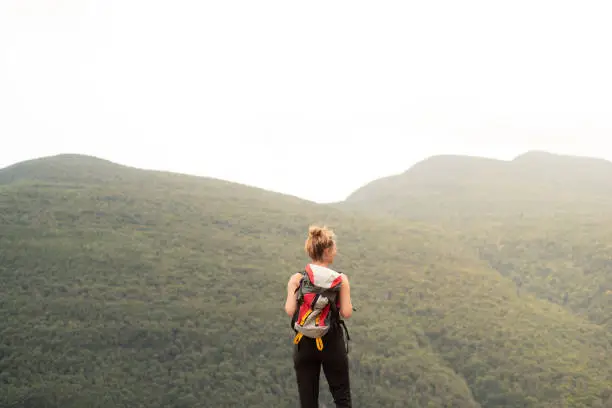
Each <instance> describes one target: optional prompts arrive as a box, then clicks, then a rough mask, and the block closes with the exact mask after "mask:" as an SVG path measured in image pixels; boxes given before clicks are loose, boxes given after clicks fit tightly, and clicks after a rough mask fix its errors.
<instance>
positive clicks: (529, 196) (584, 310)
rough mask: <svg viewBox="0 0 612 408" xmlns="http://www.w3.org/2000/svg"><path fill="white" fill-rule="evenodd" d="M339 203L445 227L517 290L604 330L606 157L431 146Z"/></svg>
mask: <svg viewBox="0 0 612 408" xmlns="http://www.w3.org/2000/svg"><path fill="white" fill-rule="evenodd" d="M338 206H339V207H340V208H345V209H348V208H350V209H352V210H357V211H358V213H362V214H368V215H372V214H379V215H381V214H385V215H387V216H393V217H396V219H410V220H421V221H423V220H427V221H428V222H430V223H433V224H436V225H440V226H444V228H446V230H447V231H449V233H450V232H452V231H454V236H455V237H456V238H457V239H459V240H460V241H461V242H462V243H464V244H465V245H466V246H467V247H470V248H471V249H472V250H474V251H475V253H477V254H478V255H479V257H480V258H481V259H482V260H484V261H486V262H487V263H488V264H489V265H490V266H491V267H493V268H494V269H496V270H497V271H498V272H500V273H501V274H502V275H503V276H507V277H509V278H511V279H512V280H513V281H514V282H515V284H516V287H517V291H523V292H524V291H529V292H531V293H533V294H535V295H536V296H538V297H540V298H541V299H545V300H547V301H551V302H554V303H557V304H560V305H563V306H564V307H566V308H567V309H568V310H570V311H572V312H574V313H576V314H578V315H581V316H585V317H587V318H589V319H590V320H592V321H593V322H595V323H597V324H601V325H604V326H605V327H607V328H608V329H609V330H612V268H611V267H610V266H611V265H612V229H610V228H609V227H608V226H609V225H610V223H611V222H612V163H611V162H609V161H606V160H602V159H595V158H589V157H577V156H569V155H558V154H551V153H547V152H540V151H532V152H527V153H525V154H522V155H520V156H518V157H516V158H515V159H514V160H511V161H502V160H493V159H486V158H479V157H466V156H436V157H431V158H429V159H426V160H423V161H422V162H420V163H418V164H416V165H415V166H413V167H411V168H410V169H408V170H407V171H406V172H404V173H402V174H399V175H396V176H393V177H388V178H385V179H381V180H377V181H374V182H372V183H370V184H368V185H366V186H363V187H362V188H360V189H359V190H357V191H356V192H354V193H353V194H352V195H351V196H350V197H349V198H348V199H347V200H346V201H345V202H343V203H340V204H339V205H338Z"/></svg>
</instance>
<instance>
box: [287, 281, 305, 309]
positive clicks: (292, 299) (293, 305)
mask: <svg viewBox="0 0 612 408" xmlns="http://www.w3.org/2000/svg"><path fill="white" fill-rule="evenodd" d="M301 279H302V274H301V273H296V274H294V275H292V276H291V278H289V282H288V283H287V300H286V301H285V312H286V313H287V314H288V315H289V316H291V317H293V314H294V313H295V311H296V309H297V295H296V293H295V290H296V289H297V288H298V287H299V286H300V280H301Z"/></svg>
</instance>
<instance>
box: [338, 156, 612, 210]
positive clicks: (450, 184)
mask: <svg viewBox="0 0 612 408" xmlns="http://www.w3.org/2000/svg"><path fill="white" fill-rule="evenodd" d="M342 207H344V208H352V209H365V210H372V211H377V212H384V213H387V214H393V215H401V216H406V217H410V218H413V219H426V220H428V221H436V220H440V219H444V220H447V221H448V220H451V219H466V218H482V217H486V216H516V215H523V216H534V215H538V216H542V215H550V214H556V213H558V212H572V213H580V212H593V211H606V210H612V162H609V161H607V160H603V159H595V158H588V157H578V156H569V155H558V154H552V153H547V152H541V151H530V152H527V153H525V154H522V155H520V156H517V157H516V158H515V159H513V160H510V161H504V160H496V159H490V158H483V157H470V156H453V155H440V156H433V157H430V158H427V159H425V160H422V161H420V162H419V163H417V164H415V165H414V166H412V167H411V168H409V169H408V170H406V171H405V172H403V173H401V174H397V175H394V176H391V177H386V178H383V179H379V180H375V181H373V182H371V183H368V184H367V185H365V186H363V187H361V188H359V189H358V190H356V191H355V192H353V193H352V194H351V195H350V196H349V197H348V198H347V199H346V200H345V201H344V202H343V203H342Z"/></svg>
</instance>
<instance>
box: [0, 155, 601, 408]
mask: <svg viewBox="0 0 612 408" xmlns="http://www.w3.org/2000/svg"><path fill="white" fill-rule="evenodd" d="M313 222H320V223H326V224H328V225H331V226H332V227H333V228H334V229H335V230H336V231H337V233H338V235H339V239H340V240H339V242H340V244H339V245H340V255H339V259H338V264H337V265H336V267H337V268H338V269H339V270H342V271H345V272H346V273H347V274H348V275H349V276H350V277H351V278H352V282H353V283H352V285H351V286H352V292H353V293H354V297H355V303H356V306H357V308H358V311H357V312H356V313H355V315H354V317H353V318H352V319H351V320H350V321H349V330H350V333H351V337H352V342H351V354H350V359H351V375H352V385H353V392H354V398H355V405H356V406H381V407H394V406H411V407H432V406H435V407H438V406H456V407H479V406H480V407H502V406H503V407H559V406H568V407H605V406H608V405H609V404H610V403H612V399H611V398H612V387H611V386H610V384H612V364H610V362H609V360H608V359H607V358H606V356H607V355H609V353H610V352H611V351H612V343H611V341H612V337H611V333H610V331H608V330H606V329H605V328H604V327H602V326H601V325H599V324H596V323H595V322H593V321H590V320H589V319H588V318H587V317H585V316H580V315H579V314H575V313H573V312H572V311H571V310H569V309H567V308H564V307H561V306H559V305H556V304H553V303H550V302H549V301H547V300H545V299H538V298H536V297H534V296H531V295H530V294H529V293H520V292H518V291H517V290H516V287H515V284H514V282H513V281H512V280H510V279H508V278H506V277H504V276H502V275H500V274H499V273H498V272H496V271H495V270H494V269H493V268H491V267H489V266H488V265H487V263H486V262H483V261H482V260H480V259H479V258H478V256H477V254H476V252H474V251H472V250H470V248H469V247H467V246H465V245H464V244H462V243H461V242H460V238H461V237H460V236H457V235H455V234H454V232H453V231H449V230H447V229H446V227H444V226H433V225H430V226H427V225H425V224H423V223H414V222H411V221H406V220H400V219H395V218H389V217H388V216H380V217H379V216H373V215H372V216H365V215H355V213H353V212H344V211H342V210H339V209H336V208H333V207H331V206H324V205H316V204H313V203H309V202H306V201H304V200H300V199H297V198H295V197H290V196H285V195H281V194H277V193H271V192H267V191H264V190H261V189H257V188H252V187H247V186H242V185H238V184H235V183H229V182H225V181H222V180H215V179H209V178H202V177H193V176H188V175H179V174H171V173H166V172H154V171H144V170H138V169H134V168H130V167H126V166H119V165H116V164H114V163H111V162H108V161H103V160H99V159H96V158H93V157H84V156H79V155H61V156H54V157H48V158H44V159H39V160H32V161H28V162H24V163H20V164H18V165H15V166H11V167H8V168H5V169H2V170H0V244H1V245H0V278H1V282H2V284H1V285H0V332H1V333H2V337H1V340H0V372H1V373H2V374H0V381H1V382H2V384H3V385H4V388H5V389H6V390H7V393H5V394H2V395H0V398H2V400H0V405H4V406H12V405H13V406H32V407H39V406H41V407H42V406H46V407H63V408H65V407H68V408H70V407H81V406H92V407H115V406H147V407H158V406H159V407H161V406H164V407H195V406H202V407H203V406H218V407H235V406H249V407H259V406H261V407H269V406H274V407H292V406H295V401H296V391H295V388H296V387H295V381H294V375H293V371H292V365H291V364H292V363H291V338H292V332H291V330H290V328H289V325H288V321H287V318H286V317H285V315H284V314H283V312H282V304H283V300H284V299H283V298H284V295H285V285H286V280H287V278H288V276H289V275H290V274H291V273H293V272H295V271H297V270H300V268H302V267H303V265H304V264H305V262H307V259H306V258H305V256H304V254H303V252H302V247H303V240H304V239H305V234H306V231H307V227H308V225H310V224H311V223H313ZM322 388H325V382H324V381H323V384H322ZM322 396H323V402H324V403H326V404H328V405H330V401H329V400H328V399H325V398H326V396H325V394H324V393H322ZM607 404H608V405H607Z"/></svg>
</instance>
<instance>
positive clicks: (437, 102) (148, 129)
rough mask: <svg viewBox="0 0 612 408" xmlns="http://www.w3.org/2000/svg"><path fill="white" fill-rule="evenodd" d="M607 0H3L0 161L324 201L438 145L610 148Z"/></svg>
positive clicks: (456, 149)
mask: <svg viewBox="0 0 612 408" xmlns="http://www.w3.org/2000/svg"><path fill="white" fill-rule="evenodd" d="M605 4H606V2H603V1H602V2H599V3H595V2H590V1H573V2H564V1H558V0H555V1H536V0H530V1H511V2H498V1H490V0H489V1H478V2H474V1H461V2H458V1H447V2H439V1H413V2H408V1H406V0H404V1H397V2H390V1H384V2H375V1H367V2H365V1H364V2H360V1H354V0H352V1H331V2H330V1H326V2H298V1H287V0H284V1H265V0H264V1H253V0H249V1H240V2H239V1H231V0H223V1H221V0H215V1H205V0H204V1H203V0H199V1H165V2H161V1H152V0H146V1H145V0H100V1H89V0H55V1H51V0H0V137H1V138H2V139H1V140H2V144H1V147H0V167H4V166H6V165H10V164H12V163H15V162H17V161H21V160H25V159H29V158H34V157H40V156H46V155H51V154H57V153H85V154H92V155H96V156H99V157H102V158H106V159H110V160H113V161H116V162H119V163H123V164H129V165H134V166H138V167H145V168H155V169H166V170H172V171H179V172H186V173H193V174H198V175H207V176H212V177H218V178H223V179H228V180H232V181H238V182H242V183H246V184H251V185H256V186H259V187H263V188H268V189H271V190H275V191H281V192H285V193H289V194H294V195H297V196H300V197H303V198H307V199H311V200H314V201H334V200H340V199H343V198H344V197H345V196H346V195H347V194H349V193H350V192H351V191H353V190H354V189H355V188H357V187H359V186H360V185H362V184H364V183H365V182H368V181H370V180H372V179H375V178H378V177H381V176H386V175H389V174H393V173H397V172H401V171H404V170H406V169H407V168H408V167H410V166H411V165H412V164H414V162H416V161H418V160H421V159H423V158H425V157H427V156H429V155H433V154H440V153H460V154H472V155H484V156H490V157H499V158H511V157H513V156H515V155H516V154H519V153H521V152H522V151H525V150H528V149H545V150H549V151H553V152H562V153H575V154H581V155H592V156H598V157H606V158H609V159H612V150H610V149H608V147H607V143H606V141H607V139H606V137H609V135H610V134H611V133H610V130H612V74H611V73H612V53H611V52H610V47H611V43H610V41H611V40H612V24H610V17H611V13H610V11H611V9H610V6H605ZM604 7H607V8H604ZM352 140H354V141H352ZM351 141H352V142H351Z"/></svg>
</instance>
